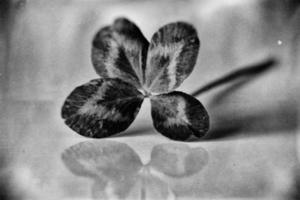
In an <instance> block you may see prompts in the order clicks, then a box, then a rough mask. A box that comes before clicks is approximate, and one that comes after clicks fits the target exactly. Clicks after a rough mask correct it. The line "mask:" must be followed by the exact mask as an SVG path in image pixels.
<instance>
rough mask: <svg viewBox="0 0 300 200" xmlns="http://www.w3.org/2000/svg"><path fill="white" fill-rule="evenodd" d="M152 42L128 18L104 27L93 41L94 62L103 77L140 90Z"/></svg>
mask: <svg viewBox="0 0 300 200" xmlns="http://www.w3.org/2000/svg"><path fill="white" fill-rule="evenodd" d="M147 49H148V41H147V40H146V39H145V37H144V36H143V34H142V32H141V31H140V30H139V28H138V27H137V26H136V25H135V24H134V23H133V22H131V21H129V20H127V19H125V18H118V19H116V20H115V21H114V23H113V25H111V26H107V27H104V28H102V29H101V30H100V31H99V32H98V33H97V34H96V35H95V37H94V39H93V46H92V63H93V65H94V67H95V70H96V72H97V73H98V74H99V75H100V76H101V77H110V78H120V79H122V80H123V81H126V82H129V83H131V84H132V85H134V86H136V87H137V88H140V87H141V85H142V82H143V77H144V69H145V65H146V54H147Z"/></svg>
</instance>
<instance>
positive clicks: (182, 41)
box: [145, 22, 200, 93]
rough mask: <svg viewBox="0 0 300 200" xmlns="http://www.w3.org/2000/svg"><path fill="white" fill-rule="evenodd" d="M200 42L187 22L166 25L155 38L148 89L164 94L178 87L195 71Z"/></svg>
mask: <svg viewBox="0 0 300 200" xmlns="http://www.w3.org/2000/svg"><path fill="white" fill-rule="evenodd" d="M199 46H200V41H199V39H198V36H197V32H196V30H195V28H194V27H193V26H192V25H190V24H187V23H184V22H176V23H171V24H167V25H165V26H163V27H162V28H160V29H159V30H158V31H157V32H156V33H155V34H154V35H153V37H152V40H151V43H150V46H149V50H148V57H147V68H146V85H145V87H146V88H147V90H149V91H151V92H157V93H165V92H169V91H172V90H174V89H175V88H177V87H178V86H179V85H180V84H181V83H182V82H183V81H184V80H185V79H186V78H187V77H188V76H189V74H190V73H191V72H192V70H193V68H194V65H195V63H196V60H197V56H198V51H199Z"/></svg>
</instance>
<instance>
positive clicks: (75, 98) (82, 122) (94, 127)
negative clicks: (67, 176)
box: [62, 78, 143, 138]
mask: <svg viewBox="0 0 300 200" xmlns="http://www.w3.org/2000/svg"><path fill="white" fill-rule="evenodd" d="M142 102H143V95H142V94H141V93H140V92H139V91H138V90H137V89H136V88H135V87H134V86H132V85H130V84H129V83H126V82H124V81H122V80H120V79H109V78H108V79H95V80H92V81H90V82H88V83H86V84H84V85H82V86H79V87H77V88H75V89H74V90H73V91H72V92H71V94H70V95H69V96H68V97H67V99H66V101H65V103H64V105H63V107H62V118H63V119H65V123H66V124H67V125H68V126H69V127H70V128H71V129H73V130H74V131H76V132H77V133H79V134H80V135H83V136H87V137H94V138H101V137H106V136H110V135H113V134H116V133H119V132H121V131H124V130H125V129H127V128H128V126H129V125H130V124H131V123H132V122H133V120H134V119H135V117H136V115H137V113H138V111H139V109H140V106H141V104H142Z"/></svg>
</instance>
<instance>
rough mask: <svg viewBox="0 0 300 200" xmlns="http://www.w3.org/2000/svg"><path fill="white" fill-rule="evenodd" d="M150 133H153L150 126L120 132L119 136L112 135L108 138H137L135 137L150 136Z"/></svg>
mask: <svg viewBox="0 0 300 200" xmlns="http://www.w3.org/2000/svg"><path fill="white" fill-rule="evenodd" d="M151 131H154V132H156V131H155V130H154V128H153V127H151V126H144V127H138V128H135V129H132V130H126V131H124V132H121V133H119V134H116V135H112V136H110V137H112V138H113V137H132V136H137V135H149V134H152V132H151Z"/></svg>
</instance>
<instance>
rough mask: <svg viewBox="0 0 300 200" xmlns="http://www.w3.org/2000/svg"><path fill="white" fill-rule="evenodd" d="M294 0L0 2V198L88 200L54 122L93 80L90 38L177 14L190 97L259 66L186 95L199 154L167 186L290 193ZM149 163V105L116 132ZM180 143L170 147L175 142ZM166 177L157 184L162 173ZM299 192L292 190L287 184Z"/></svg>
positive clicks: (153, 136) (293, 172) (241, 194)
mask: <svg viewBox="0 0 300 200" xmlns="http://www.w3.org/2000/svg"><path fill="white" fill-rule="evenodd" d="M299 5H300V2H299V1H298V0H284V1H283V0H244V1H239V0H157V1H155V0H154V1H150V0H144V1H142V0H112V1H108V0H86V1H84V0H52V1H44V0H11V1H9V0H1V2H0V26H1V28H0V103H1V107H0V112H1V116H0V117H1V121H0V123H1V124H0V125H1V135H0V186H1V187H0V188H1V191H0V197H1V198H0V199H26V200H31V199H51V200H52V199H90V198H91V196H90V186H89V181H88V180H87V179H86V178H82V177H77V176H75V175H73V174H72V173H71V172H70V171H69V170H68V169H67V168H66V167H65V166H64V164H63V163H62V160H61V153H62V152H63V151H64V150H65V149H66V148H68V147H70V146H71V145H74V144H77V143H78V142H81V141H86V140H90V139H87V138H84V137H82V136H80V135H78V134H76V133H75V132H73V131H72V130H71V129H69V128H68V127H67V126H66V125H65V124H64V122H63V120H62V119H61V117H60V109H61V106H62V103H63V101H64V100H65V98H66V96H67V95H68V94H69V93H70V92H71V91H72V90H73V89H74V88H75V87H76V86H78V85H81V84H83V83H85V82H88V81H89V80H91V79H94V78H97V77H98V76H97V74H96V73H95V71H94V69H93V66H92V64H91V58H90V51H91V41H92V38H93V36H94V34H95V33H96V31H97V30H99V28H101V27H103V26H105V25H108V24H110V23H112V21H113V20H114V19H115V18H116V17H120V16H124V17H127V18H129V19H130V20H132V21H133V22H135V23H136V24H137V25H138V26H139V27H140V29H141V30H142V32H143V33H144V35H145V37H146V38H147V39H148V40H150V39H151V37H152V35H153V33H154V32H155V31H157V29H158V28H159V27H161V26H163V25H165V24H167V23H169V22H174V21H178V20H180V21H186V22H189V23H191V24H193V25H194V26H195V27H196V29H197V31H198V34H199V37H200V41H201V47H200V53H199V57H198V61H197V64H196V66H195V69H194V71H193V73H192V74H191V75H190V77H189V78H188V79H187V80H186V81H185V82H184V83H183V84H182V85H181V86H180V88H178V90H180V91H184V92H186V93H193V92H194V91H197V90H199V89H200V88H202V87H203V86H204V85H206V84H207V83H209V82H211V81H213V80H215V79H218V78H220V77H223V76H224V75H225V74H228V73H230V72H232V71H235V70H242V69H245V68H248V67H250V68H251V67H254V68H255V67H257V66H262V68H264V66H267V67H265V68H266V70H263V71H261V72H258V73H255V74H254V75H253V74H252V75H249V76H243V77H240V78H236V79H232V80H231V81H229V82H228V83H226V84H222V85H221V86H220V87H216V88H214V89H212V90H209V91H207V92H205V93H201V94H199V95H197V96H196V97H197V98H198V99H199V100H200V101H201V102H202V103H203V104H204V106H205V107H206V108H207V110H208V112H209V114H210V119H211V129H210V131H209V133H208V135H207V137H206V138H204V139H202V140H199V141H192V142H189V143H185V144H188V145H189V146H191V147H202V148H204V149H205V150H206V151H207V152H208V155H209V160H208V164H207V166H205V168H204V169H203V170H201V171H200V172H199V173H198V174H197V175H195V176H193V177H185V178H178V179H176V180H175V181H174V180H172V181H170V182H168V184H169V185H170V187H171V188H172V190H173V192H174V194H175V197H176V198H177V199H199V198H202V199H299V191H300V181H299V180H298V179H297V176H298V177H300V173H298V170H299V169H298V168H299V166H298V159H299V155H300V148H299V147H300V146H299V145H300V139H299V137H297V135H298V134H299V127H298V124H299V119H298V112H299V103H298V99H299V97H300V96H299V89H300V88H299V85H300V69H299V65H300V7H299ZM110 140H115V141H119V142H123V143H126V144H127V145H129V146H130V147H131V148H132V149H134V150H135V151H136V152H137V154H138V155H139V156H140V158H141V160H142V162H143V163H147V162H149V160H150V153H151V151H152V148H153V146H155V145H157V144H161V143H178V142H173V141H170V140H169V139H167V138H165V137H163V136H162V135H160V134H159V133H157V132H156V131H155V130H154V129H153V128H152V120H151V116H150V103H149V102H147V101H145V102H144V104H143V106H142V108H141V110H140V113H139V114H138V116H137V118H136V120H135V121H134V122H133V124H132V125H131V126H130V127H129V129H127V130H126V131H125V132H124V133H123V134H121V135H118V136H115V137H112V138H110ZM179 143H180V142H179ZM166 181H167V180H166ZM298 190H299V191H298Z"/></svg>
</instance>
